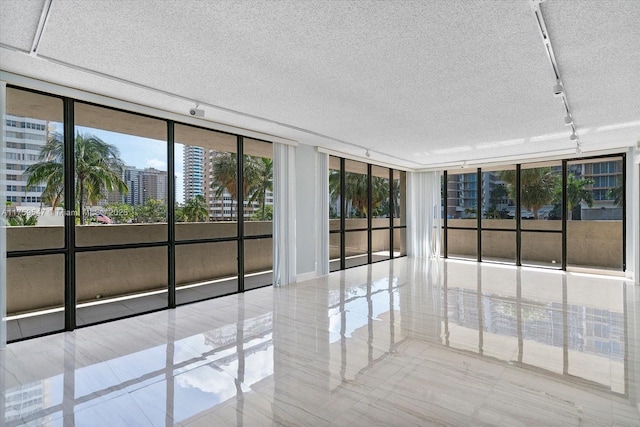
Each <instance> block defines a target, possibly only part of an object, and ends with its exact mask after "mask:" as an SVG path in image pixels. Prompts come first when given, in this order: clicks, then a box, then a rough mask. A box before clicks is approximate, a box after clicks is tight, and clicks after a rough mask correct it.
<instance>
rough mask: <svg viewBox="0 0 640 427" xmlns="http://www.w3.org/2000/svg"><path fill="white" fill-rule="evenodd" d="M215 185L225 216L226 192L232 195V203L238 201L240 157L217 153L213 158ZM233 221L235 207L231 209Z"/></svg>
mask: <svg viewBox="0 0 640 427" xmlns="http://www.w3.org/2000/svg"><path fill="white" fill-rule="evenodd" d="M212 168H213V184H212V185H211V188H212V189H213V190H215V193H214V194H215V197H217V198H220V199H221V200H222V202H223V216H224V192H225V191H226V192H227V193H229V194H230V195H231V200H232V203H233V201H234V200H236V201H237V200H238V189H237V187H238V155H237V154H236V153H217V154H216V155H215V157H214V158H213V164H212ZM231 219H233V205H232V209H231Z"/></svg>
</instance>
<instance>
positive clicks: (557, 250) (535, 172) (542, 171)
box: [512, 162, 563, 268]
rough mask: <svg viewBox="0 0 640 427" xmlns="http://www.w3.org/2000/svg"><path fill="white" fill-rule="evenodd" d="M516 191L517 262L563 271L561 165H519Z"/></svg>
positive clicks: (548, 163) (559, 163)
mask: <svg viewBox="0 0 640 427" xmlns="http://www.w3.org/2000/svg"><path fill="white" fill-rule="evenodd" d="M512 185H515V183H513V184H512ZM519 191H520V218H521V223H520V224H521V234H520V240H521V255H520V262H521V263H522V265H532V266H541V267H551V268H562V257H563V249H562V163H561V162H547V163H531V164H525V165H522V166H521V170H520V190H519Z"/></svg>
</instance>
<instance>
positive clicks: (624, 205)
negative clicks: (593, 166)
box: [620, 153, 627, 390]
mask: <svg viewBox="0 0 640 427" xmlns="http://www.w3.org/2000/svg"><path fill="white" fill-rule="evenodd" d="M620 203H622V271H627V155H626V153H622V194H621V196H620ZM625 307H626V306H625ZM625 319H626V318H625ZM625 348H626V347H625ZM625 390H626V389H625Z"/></svg>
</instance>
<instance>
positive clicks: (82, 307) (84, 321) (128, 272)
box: [76, 246, 168, 325]
mask: <svg viewBox="0 0 640 427" xmlns="http://www.w3.org/2000/svg"><path fill="white" fill-rule="evenodd" d="M167 265H168V263H167V248H166V247H164V246H161V247H154V248H140V249H117V250H105V251H96V252H83V253H78V254H76V295H77V301H78V304H77V323H78V325H88V324H91V323H97V322H102V321H105V320H110V319H116V318H119V317H125V316H131V315H133V314H137V313H144V312H148V311H151V310H157V309H160V308H166V307H167V276H168V273H167V272H168V268H167Z"/></svg>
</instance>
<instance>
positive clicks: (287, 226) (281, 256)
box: [273, 143, 296, 286]
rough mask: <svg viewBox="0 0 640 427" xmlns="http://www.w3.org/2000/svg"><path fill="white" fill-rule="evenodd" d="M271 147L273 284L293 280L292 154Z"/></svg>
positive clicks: (284, 147)
mask: <svg viewBox="0 0 640 427" xmlns="http://www.w3.org/2000/svg"><path fill="white" fill-rule="evenodd" d="M295 149H296V148H295V147H294V146H291V145H286V144H280V143H274V144H273V285H274V286H284V285H288V284H289V283H293V282H295V281H296V197H295V196H296V181H295V174H296V173H295V171H296V160H295V159H296V152H295Z"/></svg>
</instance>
